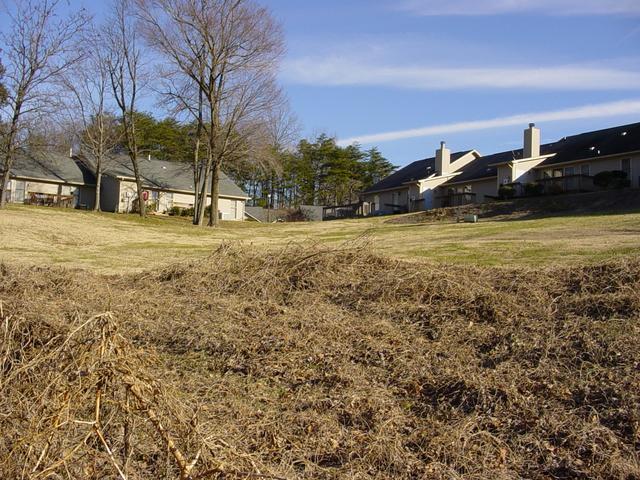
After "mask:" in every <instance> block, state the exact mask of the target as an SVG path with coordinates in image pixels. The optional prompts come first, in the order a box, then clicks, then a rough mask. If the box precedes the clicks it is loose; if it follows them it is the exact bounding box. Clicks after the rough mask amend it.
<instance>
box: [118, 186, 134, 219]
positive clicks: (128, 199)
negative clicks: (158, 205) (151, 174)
mask: <svg viewBox="0 0 640 480" xmlns="http://www.w3.org/2000/svg"><path fill="white" fill-rule="evenodd" d="M117 182H118V184H119V189H118V206H117V207H118V208H117V210H116V212H118V213H129V212H131V211H133V205H134V200H135V199H136V197H137V196H138V190H137V187H136V183H135V182H128V181H124V180H119V181H117Z"/></svg>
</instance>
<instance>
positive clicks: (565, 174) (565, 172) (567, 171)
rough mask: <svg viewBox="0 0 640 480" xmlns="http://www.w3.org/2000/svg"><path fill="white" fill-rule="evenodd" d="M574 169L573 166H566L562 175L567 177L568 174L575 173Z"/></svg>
mask: <svg viewBox="0 0 640 480" xmlns="http://www.w3.org/2000/svg"><path fill="white" fill-rule="evenodd" d="M575 173H576V169H575V167H566V168H565V169H564V176H565V177H568V176H569V175H575Z"/></svg>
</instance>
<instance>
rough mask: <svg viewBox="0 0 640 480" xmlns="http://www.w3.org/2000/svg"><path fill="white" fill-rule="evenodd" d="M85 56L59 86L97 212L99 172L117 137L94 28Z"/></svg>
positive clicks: (87, 38) (105, 69) (101, 51)
mask: <svg viewBox="0 0 640 480" xmlns="http://www.w3.org/2000/svg"><path fill="white" fill-rule="evenodd" d="M83 43H84V44H85V45H86V46H87V47H88V49H87V55H86V56H85V58H84V59H83V61H82V63H81V64H80V65H79V67H80V68H78V69H77V70H76V71H74V72H73V73H72V74H71V75H65V77H64V80H63V82H62V84H63V86H64V87H65V89H66V90H67V92H68V93H69V95H70V102H69V103H70V105H69V107H70V108H69V113H70V114H71V121H72V122H73V124H74V125H76V134H77V136H78V139H79V141H80V147H81V153H82V156H83V157H84V158H85V159H86V160H88V163H89V166H90V167H91V168H92V169H93V171H94V174H95V176H96V189H95V203H94V207H93V208H94V210H95V211H99V210H100V190H101V183H102V172H103V171H104V167H105V166H106V165H105V163H106V162H107V161H108V159H109V156H110V155H111V154H112V153H113V151H114V149H115V148H116V146H117V145H118V143H119V141H120V139H121V135H120V130H119V128H118V124H117V123H118V122H117V119H116V117H115V115H114V114H113V113H112V112H111V111H110V110H109V108H108V106H109V105H108V102H109V99H110V92H111V83H110V75H109V68H108V61H107V55H106V53H105V50H104V47H103V39H102V36H101V34H100V32H98V31H96V30H95V28H92V29H90V30H89V31H88V32H87V35H86V36H85V38H84V42H83Z"/></svg>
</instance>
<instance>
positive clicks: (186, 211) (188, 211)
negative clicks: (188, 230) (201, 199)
mask: <svg viewBox="0 0 640 480" xmlns="http://www.w3.org/2000/svg"><path fill="white" fill-rule="evenodd" d="M194 214H195V209H194V208H193V207H189V208H183V209H182V210H181V211H180V216H181V217H193V215H194Z"/></svg>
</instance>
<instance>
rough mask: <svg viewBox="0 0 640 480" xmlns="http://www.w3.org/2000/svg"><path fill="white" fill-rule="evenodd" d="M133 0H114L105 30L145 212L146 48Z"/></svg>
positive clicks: (140, 207)
mask: <svg viewBox="0 0 640 480" xmlns="http://www.w3.org/2000/svg"><path fill="white" fill-rule="evenodd" d="M131 5H132V4H131V2H130V0H113V10H112V12H111V17H110V18H109V20H108V22H107V24H106V25H105V28H104V31H103V33H102V37H101V38H102V39H103V42H104V47H105V49H106V53H107V55H106V60H107V72H108V73H109V79H110V83H111V89H112V91H113V96H114V98H115V101H116V104H117V105H118V110H119V112H120V121H121V123H122V128H123V130H124V137H125V143H126V145H127V150H128V152H129V159H130V161H131V165H132V167H133V175H134V177H135V181H136V191H137V195H138V200H137V205H138V213H139V214H140V216H141V217H144V216H145V207H146V205H145V202H144V195H143V188H142V175H141V173H140V164H139V162H138V153H139V152H138V143H137V138H136V117H135V111H136V110H135V109H136V103H137V101H138V96H139V93H140V88H141V87H142V86H143V84H144V81H143V75H142V73H143V72H142V51H141V49H140V47H139V44H138V39H137V31H136V28H135V25H134V22H133V19H134V17H133V12H132V9H131Z"/></svg>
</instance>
